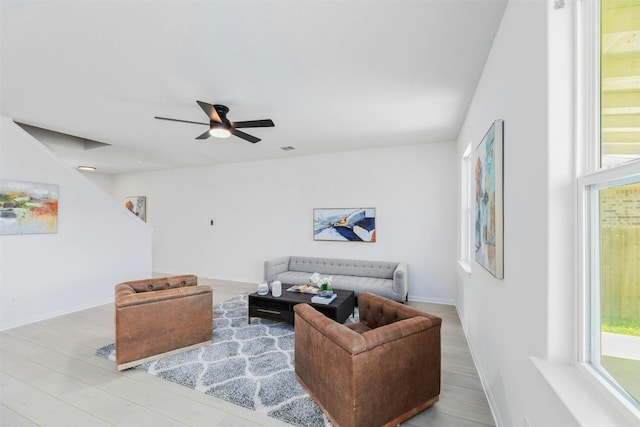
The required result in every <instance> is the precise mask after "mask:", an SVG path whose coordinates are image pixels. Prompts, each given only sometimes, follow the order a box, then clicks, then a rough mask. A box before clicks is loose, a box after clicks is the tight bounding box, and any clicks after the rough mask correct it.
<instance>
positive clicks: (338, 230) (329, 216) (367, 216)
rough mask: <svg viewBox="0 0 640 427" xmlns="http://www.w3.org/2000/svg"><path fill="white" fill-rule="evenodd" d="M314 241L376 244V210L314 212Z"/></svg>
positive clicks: (357, 209) (351, 209)
mask: <svg viewBox="0 0 640 427" xmlns="http://www.w3.org/2000/svg"><path fill="white" fill-rule="evenodd" d="M313 239H314V240H325V241H333V242H375V241H376V210H375V208H335V209H314V210H313Z"/></svg>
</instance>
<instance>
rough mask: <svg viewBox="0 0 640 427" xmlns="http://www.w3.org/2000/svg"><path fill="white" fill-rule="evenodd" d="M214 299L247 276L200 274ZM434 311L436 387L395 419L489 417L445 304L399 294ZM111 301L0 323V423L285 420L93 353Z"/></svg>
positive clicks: (468, 424)
mask: <svg viewBox="0 0 640 427" xmlns="http://www.w3.org/2000/svg"><path fill="white" fill-rule="evenodd" d="M200 283H202V284H208V285H211V286H213V288H214V303H216V302H221V301H225V300H227V299H229V298H231V297H234V296H236V295H239V294H240V293H243V292H253V291H254V290H255V288H256V285H255V284H249V283H239V282H229V281H221V280H214V279H200ZM409 305H412V306H415V307H417V308H419V309H421V310H424V311H428V312H430V313H433V314H435V315H437V316H440V317H442V319H443V325H442V392H441V395H440V401H439V402H438V403H436V404H435V405H434V406H433V407H431V408H429V409H427V410H425V411H423V412H421V413H419V414H417V415H415V416H414V417H413V418H411V419H410V420H407V421H405V422H404V423H402V426H405V427H422V426H438V427H448V426H458V427H484V426H495V422H494V419H493V416H492V414H491V411H490V409H489V405H488V403H487V399H486V396H485V393H484V391H483V388H482V384H481V383H480V379H479V377H478V374H477V371H476V368H475V366H474V364H473V361H472V359H471V355H470V351H469V347H468V345H467V342H466V339H465V336H464V333H463V332H462V327H461V325H460V319H459V318H458V315H457V313H456V310H455V307H453V306H447V305H439V304H429V303H422V302H412V301H410V302H409ZM113 316H114V311H113V304H107V305H103V306H99V307H95V308H91V309H88V310H83V311H79V312H75V313H71V314H67V315H64V316H60V317H56V318H53V319H49V320H45V321H42V322H37V323H33V324H31V325H27V326H22V327H19V328H14V329H11V330H8V331H4V332H2V333H0V425H2V426H83V427H84V426H135V427H140V426H154V427H155V426H185V425H190V426H218V427H257V426H268V427H271V426H274V427H275V426H287V425H289V424H286V423H283V422H281V421H278V420H275V419H273V418H270V417H267V416H265V415H262V414H259V413H256V412H254V411H251V410H248V409H244V408H241V407H239V406H236V405H233V404H231V403H228V402H225V401H223V400H219V399H216V398H214V397H211V396H208V395H205V394H203V393H199V392H197V391H194V390H191V389H189V388H186V387H182V386H180V385H178V384H174V383H171V382H169V381H166V380H163V379H160V378H157V377H154V376H152V375H149V374H147V373H144V372H140V371H136V370H133V369H130V370H126V371H122V372H118V371H116V367H115V364H114V362H111V361H109V360H107V359H105V358H102V357H100V356H97V355H96V354H95V352H96V349H97V348H99V347H102V346H104V345H107V344H110V343H112V342H113V341H114V331H113Z"/></svg>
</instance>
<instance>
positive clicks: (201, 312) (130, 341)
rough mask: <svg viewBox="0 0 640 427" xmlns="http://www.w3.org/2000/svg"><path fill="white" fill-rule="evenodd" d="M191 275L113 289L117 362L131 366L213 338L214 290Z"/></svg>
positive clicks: (127, 283) (151, 280)
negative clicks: (201, 284)
mask: <svg viewBox="0 0 640 427" xmlns="http://www.w3.org/2000/svg"><path fill="white" fill-rule="evenodd" d="M197 285H198V278H197V277H196V276H194V275H183V276H172V277H163V278H157V279H145V280H135V281H131V282H125V283H120V284H119V285H116V287H115V311H116V316H115V317H116V319H115V323H116V325H115V329H116V365H117V367H118V370H119V371H120V370H123V369H127V368H130V367H132V366H135V365H139V364H141V363H143V362H147V361H150V360H154V359H157V358H160V357H163V356H167V355H169V354H172V353H176V352H179V351H184V350H188V349H191V348H195V347H198V346H201V345H204V344H206V343H207V342H209V341H211V338H212V337H213V309H212V304H213V294H212V290H211V287H209V286H197Z"/></svg>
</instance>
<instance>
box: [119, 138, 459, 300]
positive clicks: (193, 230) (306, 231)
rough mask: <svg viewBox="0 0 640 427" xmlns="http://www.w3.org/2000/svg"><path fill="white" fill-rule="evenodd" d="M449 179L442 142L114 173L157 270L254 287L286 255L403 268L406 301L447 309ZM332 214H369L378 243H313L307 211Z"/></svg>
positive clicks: (451, 225) (450, 293)
mask: <svg viewBox="0 0 640 427" xmlns="http://www.w3.org/2000/svg"><path fill="white" fill-rule="evenodd" d="M239 143H242V142H241V141H240V142H239ZM455 174H456V159H455V143H453V142H447V143H433V144H421V145H415V146H405V147H398V148H389V149H379V150H369V151H359V152H348V153H340V154H330V155H322V156H307V157H295V158H290V159H285V160H273V161H259V162H251V163H242V164H232V165H225V166H213V167H203V168H190V169H178V170H170V171H159V172H147V173H136V174H128V175H118V176H116V177H114V180H113V188H114V196H115V198H116V200H124V197H125V196H130V195H143V196H147V221H148V223H149V224H150V225H151V226H152V227H153V228H154V229H156V230H157V232H156V234H155V236H154V246H153V268H154V271H158V272H166V273H187V272H191V273H194V274H198V275H200V276H203V277H215V278H220V279H228V280H238V281H248V282H258V281H260V280H261V279H262V275H263V263H264V261H265V260H266V259H269V258H272V257H278V256H284V255H305V256H327V257H337V258H353V259H371V260H389V261H406V262H407V263H408V264H409V272H410V273H409V277H410V285H409V297H410V298H412V299H425V300H433V301H443V302H449V303H452V302H453V300H454V294H455V286H454V283H455V247H456V246H455V239H454V238H453V236H455V230H456V222H455V219H456V218H455V212H456V211H455V209H456V205H455V200H456V197H457V196H456V187H455V184H456V182H455ZM337 207H346V208H348V207H374V208H376V216H377V217H376V226H377V242H376V243H354V242H346V243H345V242H317V241H314V240H313V233H312V226H313V220H312V219H313V217H312V211H313V208H337ZM212 219H213V220H214V221H215V225H214V226H211V225H210V221H211V220H212Z"/></svg>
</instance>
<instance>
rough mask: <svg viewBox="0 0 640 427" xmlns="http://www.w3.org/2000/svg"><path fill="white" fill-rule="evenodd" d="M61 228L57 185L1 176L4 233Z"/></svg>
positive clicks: (46, 231) (0, 208) (0, 217)
mask: <svg viewBox="0 0 640 427" xmlns="http://www.w3.org/2000/svg"><path fill="white" fill-rule="evenodd" d="M57 232H58V186H57V185H55V184H41V183H37V182H24V181H9V180H4V179H3V180H0V234H4V235H9V234H49V233H57Z"/></svg>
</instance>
